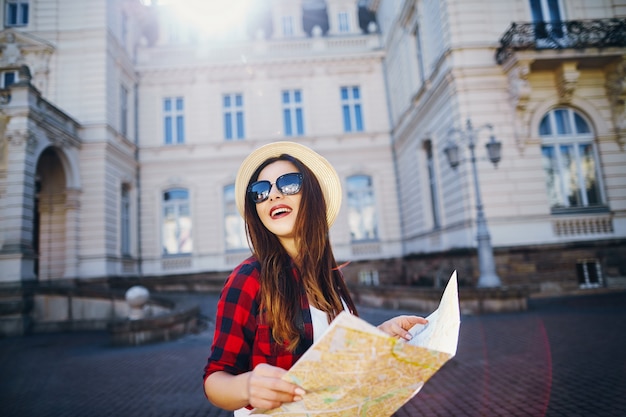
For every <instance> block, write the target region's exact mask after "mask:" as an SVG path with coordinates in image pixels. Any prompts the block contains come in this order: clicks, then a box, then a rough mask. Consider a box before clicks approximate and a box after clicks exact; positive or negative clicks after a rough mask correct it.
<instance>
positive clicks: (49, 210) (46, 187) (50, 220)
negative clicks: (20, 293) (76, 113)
mask: <svg viewBox="0 0 626 417" xmlns="http://www.w3.org/2000/svg"><path fill="white" fill-rule="evenodd" d="M58 152H59V151H57V150H56V149H55V148H53V147H48V148H46V149H45V150H44V151H43V152H42V153H41V155H40V156H39V160H38V161H37V169H36V175H35V197H34V211H35V212H34V216H33V247H34V250H35V262H34V268H35V271H34V272H35V274H36V276H37V277H38V278H39V280H40V281H45V280H51V279H58V278H63V277H64V274H65V268H66V265H65V263H66V248H67V240H66V230H67V227H66V189H67V185H66V184H67V182H66V174H65V170H64V168H63V163H62V161H61V158H60V156H59V153H58Z"/></svg>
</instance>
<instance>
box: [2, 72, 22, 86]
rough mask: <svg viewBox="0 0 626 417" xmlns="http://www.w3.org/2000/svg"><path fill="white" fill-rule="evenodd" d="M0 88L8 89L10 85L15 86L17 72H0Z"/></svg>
mask: <svg viewBox="0 0 626 417" xmlns="http://www.w3.org/2000/svg"><path fill="white" fill-rule="evenodd" d="M0 74H1V75H2V77H0V88H8V87H9V86H10V85H11V84H15V83H16V82H17V79H18V74H17V70H11V71H2V73H0Z"/></svg>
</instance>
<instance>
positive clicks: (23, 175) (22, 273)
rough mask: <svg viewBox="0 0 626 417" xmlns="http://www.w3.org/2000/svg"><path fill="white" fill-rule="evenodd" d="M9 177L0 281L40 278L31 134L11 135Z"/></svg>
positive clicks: (1, 211)
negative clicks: (36, 269)
mask: <svg viewBox="0 0 626 417" xmlns="http://www.w3.org/2000/svg"><path fill="white" fill-rule="evenodd" d="M0 140H3V141H5V143H6V145H7V151H8V158H7V169H6V177H5V181H4V184H3V188H2V190H1V195H0V200H1V201H2V205H1V206H0V218H2V247H1V248H0V282H19V281H23V280H32V279H36V276H35V273H34V260H35V258H34V257H35V253H34V250H33V220H34V217H33V215H34V210H33V209H34V201H35V190H34V186H35V178H34V177H35V168H36V166H35V161H34V157H33V155H32V152H33V149H34V146H35V143H36V139H35V137H34V135H33V134H32V133H31V132H27V131H25V130H23V131H17V132H15V131H14V132H10V131H9V132H7V133H6V134H5V136H4V137H2V138H0Z"/></svg>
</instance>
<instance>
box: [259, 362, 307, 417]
mask: <svg viewBox="0 0 626 417" xmlns="http://www.w3.org/2000/svg"><path fill="white" fill-rule="evenodd" d="M286 372H287V371H285V370H284V369H281V368H278V367H276V366H272V365H267V364H260V365H258V366H256V367H255V368H254V370H253V371H252V372H250V375H249V378H248V398H249V399H250V405H251V406H253V407H257V408H261V409H264V410H271V409H273V408H276V407H280V406H281V405H282V404H283V403H288V402H293V401H300V400H301V399H302V396H303V395H304V393H305V391H304V390H303V389H302V388H300V387H298V386H297V385H295V384H292V383H290V382H287V381H284V380H282V379H281V378H282V377H283V376H284V375H285V373H286Z"/></svg>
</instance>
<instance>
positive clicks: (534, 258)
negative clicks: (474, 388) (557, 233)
mask: <svg viewBox="0 0 626 417" xmlns="http://www.w3.org/2000/svg"><path fill="white" fill-rule="evenodd" d="M494 255H495V260H496V265H497V273H498V275H499V276H500V278H501V280H502V284H503V286H505V287H514V286H525V287H528V288H529V289H530V290H531V291H542V290H547V289H561V290H573V289H577V288H579V287H580V282H579V279H580V278H581V271H580V265H581V264H582V263H585V264H587V266H588V267H592V266H593V265H595V264H596V263H597V264H598V265H599V267H600V275H601V280H600V282H599V286H619V285H623V281H624V280H625V279H626V240H610V241H590V242H576V243H571V244H558V245H536V246H526V247H522V248H497V249H496V250H495V251H494ZM373 270H375V271H378V277H379V281H380V284H381V285H408V286H416V287H435V288H437V287H441V286H442V284H445V283H446V282H447V280H448V278H449V277H450V275H451V274H452V272H454V270H456V271H457V274H458V280H459V287H473V286H475V284H476V282H477V281H478V276H479V268H478V258H477V256H476V251H475V250H473V249H472V250H470V249H461V250H454V251H447V252H442V253H439V254H424V255H413V256H407V257H406V258H405V259H403V260H401V259H388V260H378V261H363V262H352V263H350V264H348V265H347V266H345V267H344V268H343V269H342V271H343V273H344V277H345V278H346V280H347V282H349V283H350V284H352V285H356V284H358V283H359V274H360V273H362V272H364V271H373ZM593 273H594V274H595V273H596V271H595V270H594V271H593Z"/></svg>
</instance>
